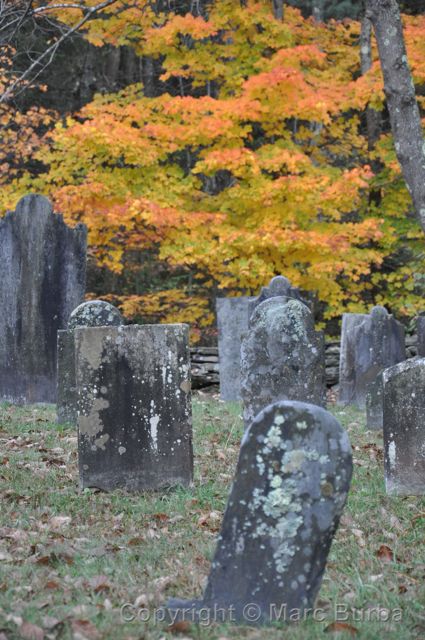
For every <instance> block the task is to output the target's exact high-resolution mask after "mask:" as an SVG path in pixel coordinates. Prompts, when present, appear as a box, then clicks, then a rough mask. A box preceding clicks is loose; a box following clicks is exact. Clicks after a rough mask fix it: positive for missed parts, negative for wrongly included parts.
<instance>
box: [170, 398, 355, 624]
mask: <svg viewBox="0 0 425 640" xmlns="http://www.w3.org/2000/svg"><path fill="white" fill-rule="evenodd" d="M351 474H352V456H351V447H350V443H349V440H348V437H347V434H346V433H345V431H344V430H343V429H342V428H341V426H340V424H339V423H338V421H337V420H336V419H335V418H334V417H333V416H332V415H331V414H330V413H328V412H327V411H325V410H324V409H322V408H320V407H317V406H313V405H310V404H306V403H301V402H278V403H276V404H273V405H271V406H269V407H267V408H266V409H264V411H262V412H261V413H260V414H259V415H258V416H257V417H256V419H255V420H254V422H253V423H252V424H251V426H250V428H249V429H248V430H247V431H246V433H245V435H244V438H243V440H242V444H241V449H240V453H239V461H238V465H237V469H236V476H235V479H234V482H233V485H232V489H231V493H230V496H229V499H228V502H227V508H226V511H225V514H224V520H223V524H222V528H221V532H220V535H219V538H218V543H217V549H216V552H215V556H214V559H213V562H212V565H211V571H210V575H209V578H208V583H207V587H206V590H205V593H204V596H203V599H202V600H201V601H189V602H186V601H182V600H177V599H172V600H170V601H169V602H168V604H167V608H168V610H169V614H170V617H173V618H180V619H181V618H186V619H188V618H189V619H190V617H193V618H195V619H196V616H197V615H198V616H199V615H200V614H201V613H202V615H203V614H204V611H205V610H209V611H211V613H212V616H214V615H215V614H216V613H217V611H220V615H221V611H224V612H226V613H227V614H228V615H227V618H228V619H229V620H230V621H233V622H238V623H245V624H252V623H254V624H266V623H269V622H275V621H278V619H279V620H280V621H281V622H282V621H285V620H288V618H287V617H285V616H289V614H290V612H291V611H294V610H296V611H297V612H298V613H299V615H300V616H301V618H298V619H302V616H303V615H307V610H308V609H310V611H311V609H312V607H313V606H314V600H315V597H316V595H317V593H318V590H319V588H320V584H321V580H322V576H323V573H324V571H325V567H326V560H327V556H328V553H329V549H330V546H331V543H332V540H333V537H334V535H335V531H336V529H337V527H338V523H339V519H340V516H341V513H342V510H343V508H344V504H345V501H346V498H347V494H348V490H349V486H350V481H351ZM283 605H285V606H283ZM279 614H280V615H279Z"/></svg>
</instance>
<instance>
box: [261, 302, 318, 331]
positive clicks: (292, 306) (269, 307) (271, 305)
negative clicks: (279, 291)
mask: <svg viewBox="0 0 425 640" xmlns="http://www.w3.org/2000/svg"><path fill="white" fill-rule="evenodd" d="M271 314H272V315H277V316H280V315H281V316H284V315H288V314H290V315H291V317H293V316H297V317H300V318H305V317H310V316H311V312H310V309H309V308H308V307H307V305H305V304H304V303H303V302H301V300H297V299H295V298H290V297H288V296H274V297H273V298H267V299H266V300H264V301H263V302H260V304H259V305H258V306H257V307H256V308H255V309H254V311H253V313H252V315H251V317H250V319H249V325H250V327H252V326H253V325H255V324H257V323H258V322H261V321H265V318H266V317H268V318H270V315H271Z"/></svg>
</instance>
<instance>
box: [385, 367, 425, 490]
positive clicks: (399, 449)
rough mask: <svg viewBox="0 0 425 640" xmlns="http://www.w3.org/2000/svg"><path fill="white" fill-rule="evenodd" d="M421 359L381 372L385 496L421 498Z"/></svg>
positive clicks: (424, 405)
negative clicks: (413, 496)
mask: <svg viewBox="0 0 425 640" xmlns="http://www.w3.org/2000/svg"><path fill="white" fill-rule="evenodd" d="M424 389H425V358H420V357H416V358H411V359H410V360H407V361H406V362H401V363H400V364H397V365H395V366H393V367H389V368H388V369H385V371H384V372H383V405H384V447H385V457H384V468H385V484H386V490H387V493H388V494H390V495H397V496H411V495H415V496H423V495H425V395H424Z"/></svg>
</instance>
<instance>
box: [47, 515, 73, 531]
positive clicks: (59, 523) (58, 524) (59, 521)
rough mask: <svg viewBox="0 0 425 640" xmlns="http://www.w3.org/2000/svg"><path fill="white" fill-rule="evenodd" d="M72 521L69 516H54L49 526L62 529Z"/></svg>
mask: <svg viewBox="0 0 425 640" xmlns="http://www.w3.org/2000/svg"><path fill="white" fill-rule="evenodd" d="M70 523H71V518H70V517H69V516H54V517H53V518H50V521H49V526H50V527H51V528H52V529H55V530H57V529H61V528H62V527H65V526H67V525H69V524H70Z"/></svg>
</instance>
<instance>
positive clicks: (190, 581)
mask: <svg viewBox="0 0 425 640" xmlns="http://www.w3.org/2000/svg"><path fill="white" fill-rule="evenodd" d="M331 410H332V412H333V413H334V414H335V415H336V416H337V418H338V419H339V420H340V421H341V423H342V424H343V425H344V426H345V428H346V429H347V430H348V432H349V435H350V438H351V442H352V445H353V450H354V451H353V453H354V460H355V464H354V478H353V483H352V488H351V492H350V496H349V500H348V504H347V507H346V509H345V512H344V515H343V518H342V522H341V525H340V528H339V530H338V533H337V535H336V538H335V541H334V544H333V546H332V549H331V553H330V556H329V562H328V567H327V571H326V573H325V577H324V580H323V584H322V588H321V590H320V594H319V598H318V601H317V607H318V608H319V609H320V610H321V611H322V610H323V612H324V614H323V615H324V616H325V619H324V620H323V621H318V620H314V619H309V620H305V621H302V622H300V623H298V624H292V625H280V626H277V627H275V628H268V629H264V628H263V629H258V628H251V627H240V626H239V627H237V626H230V625H227V626H224V625H212V626H208V627H206V626H203V627H196V626H194V625H192V626H190V627H189V628H184V629H181V631H182V632H183V634H182V635H180V638H183V637H186V638H187V637H190V638H205V639H207V640H208V639H210V638H211V639H213V638H221V639H226V638H229V639H230V638H232V639H233V638H248V639H262V638H264V640H265V639H266V638H267V640H268V639H270V640H278V639H279V640H281V639H282V638H290V639H291V640H292V639H294V640H298V639H299V640H309V639H313V638H320V637H323V638H329V637H350V636H353V637H354V635H355V636H356V637H358V638H364V639H370V640H375V639H376V638H385V639H388V640H391V639H394V640H400V639H405V638H423V639H425V533H424V532H425V499H423V498H413V497H412V498H390V497H388V496H386V494H385V491H384V483H383V469H382V465H383V462H382V437H381V435H380V434H377V433H375V432H370V431H365V429H364V416H363V414H362V413H360V412H358V411H355V410H353V409H340V408H338V407H336V408H335V407H334V408H331ZM193 414H194V444H195V484H194V487H193V489H191V490H186V489H176V490H173V491H167V492H164V493H152V494H148V493H144V494H133V495H129V494H125V493H123V492H116V493H113V494H105V493H100V492H94V491H87V490H86V491H84V492H82V493H80V492H79V491H78V470H77V451H76V447H77V440H76V434H75V429H73V428H72V427H70V426H66V425H57V424H55V422H54V418H55V414H54V408H52V407H43V406H33V407H25V408H21V407H15V406H12V405H0V461H1V462H2V464H1V467H0V498H1V512H0V638H1V640H4V637H5V638H7V639H8V640H10V639H11V638H20V637H24V638H37V640H38V639H39V638H41V637H42V629H43V630H44V633H45V637H46V638H52V639H56V638H60V639H64V640H66V639H68V638H69V639H70V638H75V640H82V639H83V640H84V638H87V640H95V639H96V638H105V639H111V640H112V639H114V640H121V639H123V640H124V639H129V640H130V639H134V640H141V639H142V638H144V639H149V640H155V639H158V640H159V638H164V637H170V636H171V633H170V632H169V630H168V629H167V625H166V624H165V623H155V621H154V619H153V611H154V610H155V608H156V607H158V606H159V605H161V604H163V603H164V601H165V600H166V599H167V597H169V596H179V597H180V596H181V597H190V598H192V597H199V596H200V595H201V594H202V589H203V586H204V584H205V579H206V577H207V575H208V570H209V562H210V559H211V556H212V553H213V551H214V548H215V540H216V537H217V533H218V531H219V527H220V520H221V516H222V513H223V509H224V506H225V502H226V498H227V495H228V491H229V487H230V483H231V480H232V474H233V470H234V468H235V464H236V459H237V454H238V449H239V441H240V436H241V433H242V424H241V419H240V415H239V414H240V407H239V405H237V404H224V403H222V402H220V401H219V400H218V399H217V398H216V397H210V396H208V395H205V394H197V395H196V396H195V398H194V404H193ZM383 545H385V546H383ZM379 549H381V553H380V554H379V553H378V551H379ZM383 554H384V557H382V555H383ZM386 556H388V557H386ZM125 603H132V604H134V603H136V604H137V607H138V608H139V609H142V608H146V609H149V611H150V612H151V619H150V620H149V621H147V622H141V621H133V622H128V623H124V622H123V621H122V620H121V616H120V608H121V606H122V605H123V604H125ZM337 605H339V606H341V607H348V608H349V610H350V611H351V610H353V614H352V615H351V614H350V616H349V619H348V620H341V619H340V622H344V624H345V625H346V626H345V628H342V629H340V632H338V633H336V632H335V631H332V632H331V629H332V627H329V625H331V624H332V623H333V622H334V621H335V620H336V607H337ZM376 607H380V609H381V616H382V617H387V616H388V618H389V619H388V620H381V621H378V620H377V613H376ZM374 608H375V609H374ZM397 609H400V610H401V612H402V613H401V615H402V621H401V622H398V621H396V620H393V619H392V613H391V612H393V611H395V610H397ZM339 615H340V617H341V616H342V613H340V614H339ZM394 615H396V616H397V611H395V614H394ZM31 624H32V625H36V627H31V626H30V625H31ZM22 625H23V626H22ZM347 625H350V626H347ZM326 629H327V631H326V632H325V630H326ZM175 631H177V630H175ZM1 633H3V634H4V636H3V637H2V636H1ZM37 634H38V635H37Z"/></svg>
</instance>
